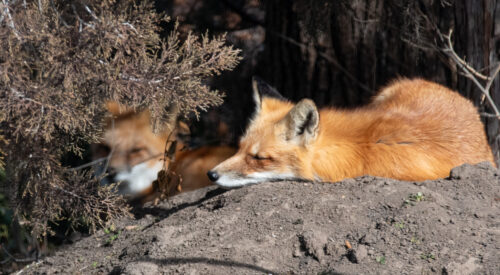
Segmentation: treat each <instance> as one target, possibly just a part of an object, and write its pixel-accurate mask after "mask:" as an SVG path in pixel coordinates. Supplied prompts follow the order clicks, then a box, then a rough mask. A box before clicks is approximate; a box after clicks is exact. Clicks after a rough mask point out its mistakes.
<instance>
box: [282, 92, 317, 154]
mask: <svg viewBox="0 0 500 275" xmlns="http://www.w3.org/2000/svg"><path fill="white" fill-rule="evenodd" d="M283 123H285V128H286V134H285V135H286V139H287V140H292V141H296V142H298V143H299V144H301V145H307V144H309V143H311V142H312V141H314V140H315V139H316V136H317V134H318V129H319V127H318V126H319V113H318V108H317V107H316V104H314V102H313V101H312V100H310V99H307V98H306V99H302V100H301V101H299V103H297V104H296V105H295V106H294V107H293V108H292V109H291V110H290V112H289V113H288V114H287V115H286V117H285V118H284V119H283Z"/></svg>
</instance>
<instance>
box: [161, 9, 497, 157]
mask: <svg viewBox="0 0 500 275" xmlns="http://www.w3.org/2000/svg"><path fill="white" fill-rule="evenodd" d="M156 7H157V9H158V11H164V12H167V14H168V15H171V16H172V18H174V19H175V18H176V19H177V20H178V21H179V22H180V23H181V30H183V31H185V32H187V31H195V32H200V33H204V32H205V31H206V30H208V31H209V33H210V34H221V33H227V34H228V41H229V42H230V43H232V44H234V45H235V46H236V47H238V48H241V49H242V50H243V53H242V55H243V57H244V60H243V61H242V62H241V64H240V65H239V66H238V68H237V69H236V70H235V71H233V72H225V73H223V75H222V76H219V77H216V78H214V79H213V80H212V82H211V83H210V85H212V86H213V87H215V88H217V89H220V90H223V91H225V92H226V94H227V98H226V103H225V104H224V106H222V107H221V108H219V109H217V110H216V111H212V112H213V113H214V112H217V113H218V114H219V116H217V115H214V114H209V115H207V116H205V118H204V119H202V121H201V122H198V123H197V126H196V127H195V128H196V129H197V130H195V134H198V135H200V134H201V135H205V136H207V135H208V137H206V139H207V140H211V139H214V138H216V137H213V136H210V134H209V133H210V132H212V133H213V132H214V131H213V129H211V128H212V127H215V126H213V125H215V124H214V121H218V120H219V119H221V120H223V121H225V122H226V123H228V124H229V125H230V133H231V134H232V135H231V137H230V138H229V139H230V141H231V142H232V143H236V142H237V138H238V136H239V135H240V134H241V132H242V131H243V130H244V129H245V126H246V125H245V124H246V122H247V118H248V116H249V115H250V113H251V112H252V109H253V105H252V103H251V102H252V99H251V89H250V88H251V87H250V86H251V85H250V79H251V76H252V75H259V76H261V77H262V78H264V79H265V80H266V81H267V82H269V83H270V84H271V85H273V86H275V87H276V88H277V89H278V90H279V91H280V92H281V93H282V94H283V95H284V96H285V97H287V98H289V99H291V100H294V101H296V100H298V99H301V98H303V97H309V98H312V99H313V100H314V101H315V102H316V103H317V104H318V105H319V106H337V107H348V108H349V107H355V106H359V105H362V104H365V103H366V102H367V101H368V100H369V99H370V97H371V96H372V95H374V93H376V91H377V90H379V89H380V88H381V87H383V86H384V85H387V84H388V83H389V82H390V81H391V80H393V79H396V78H398V77H423V78H425V79H428V80H432V81H435V82H438V83H441V84H444V85H446V86H448V87H450V88H452V89H454V90H457V91H459V92H460V93H461V94H463V95H464V96H466V97H467V98H470V99H471V100H473V102H474V103H475V105H476V106H477V107H478V109H479V111H480V112H483V113H493V112H492V110H491V108H490V107H489V106H488V103H487V102H486V101H483V100H482V94H481V92H480V90H479V89H478V88H477V87H476V86H475V85H474V83H473V82H472V81H471V80H469V79H467V78H466V77H465V76H463V74H462V71H461V69H460V67H459V66H457V64H456V63H454V62H453V61H452V59H451V58H450V57H448V56H447V55H446V54H445V53H444V52H443V51H442V47H443V45H444V44H443V43H442V42H441V41H440V39H439V36H438V31H441V32H442V33H444V34H448V31H449V30H450V29H453V35H452V41H453V43H454V44H453V45H454V49H455V51H456V53H457V54H458V56H460V57H461V58H463V59H464V60H466V61H467V62H468V63H469V64H470V65H471V66H472V67H473V68H475V69H476V70H477V71H478V72H480V73H482V74H484V75H490V74H491V73H492V71H493V70H494V68H495V67H496V66H497V64H498V62H499V57H500V1H495V0H481V1H479V0H478V1H469V0H456V1H453V0H448V1H446V0H437V1H430V0H419V1H406V0H405V1H399V0H389V1H375V0H360V1H347V0H295V1H291V0H272V1H271V0H270V1H264V0H262V1H258V0H233V1H232V0H222V1H221V0H205V1H201V0H175V1H156ZM166 29H168V28H166ZM499 79H500V78H499V77H497V79H496V80H495V81H494V83H493V85H492V88H491V95H492V97H493V99H494V100H495V102H496V103H497V106H498V105H500V80H499ZM483 83H484V81H483ZM444 108H446V106H444ZM214 117H218V118H214ZM483 122H485V127H486V131H487V134H488V138H489V142H490V144H491V146H492V149H493V151H494V154H495V157H496V158H497V159H498V158H499V155H500V153H499V148H500V127H499V120H498V119H496V118H487V117H483Z"/></svg>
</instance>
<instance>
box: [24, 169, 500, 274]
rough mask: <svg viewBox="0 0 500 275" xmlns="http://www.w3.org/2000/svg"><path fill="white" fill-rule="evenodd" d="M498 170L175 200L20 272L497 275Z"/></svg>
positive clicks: (268, 187)
mask: <svg viewBox="0 0 500 275" xmlns="http://www.w3.org/2000/svg"><path fill="white" fill-rule="evenodd" d="M499 174H500V172H499V171H498V170H497V169H494V168H492V167H491V166H489V165H486V164H479V165H477V166H470V165H463V166H460V167H457V168H455V169H454V170H452V172H451V174H450V177H449V178H448V179H442V180H436V181H425V182H401V181H396V180H391V179H382V178H374V177H369V176H365V177H360V178H356V179H348V180H344V181H342V182H338V183H334V184H326V183H325V184H323V183H308V182H272V183H264V184H259V185H254V186H248V187H244V188H240V189H236V190H230V191H225V192H224V190H220V189H217V188H215V187H212V188H208V189H205V190H199V191H195V192H191V193H186V194H181V195H179V196H176V197H174V198H172V199H170V200H169V201H167V202H164V203H162V204H160V205H157V206H146V207H145V208H142V209H137V210H136V211H135V218H129V219H123V220H120V221H118V222H116V223H115V225H114V226H112V227H111V228H110V229H106V230H101V231H100V232H98V233H97V234H95V235H93V236H90V237H85V238H81V239H80V240H78V241H76V242H75V243H73V244H68V245H65V246H63V247H62V248H60V249H58V251H57V252H55V253H54V255H52V256H50V257H47V258H44V259H42V260H40V261H39V262H37V263H33V264H31V265H29V266H27V267H26V268H25V269H23V270H22V272H25V273H27V274H94V273H96V274H103V273H104V274H107V273H111V274H269V273H272V274H500V175H499Z"/></svg>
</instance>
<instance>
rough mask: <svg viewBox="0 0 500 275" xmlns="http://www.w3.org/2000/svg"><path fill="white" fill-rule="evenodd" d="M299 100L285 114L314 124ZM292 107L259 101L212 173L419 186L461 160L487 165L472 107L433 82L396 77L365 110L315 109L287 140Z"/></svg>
mask: <svg viewBox="0 0 500 275" xmlns="http://www.w3.org/2000/svg"><path fill="white" fill-rule="evenodd" d="M301 103H302V102H301ZM301 103H299V104H300V105H303V106H305V107H303V108H302V107H301V108H296V109H298V110H297V112H296V113H297V114H298V115H294V116H293V115H292V116H291V117H298V118H299V120H300V119H303V118H304V117H305V114H308V115H309V116H308V117H307V118H311V117H312V118H313V119H314V113H311V114H312V116H311V114H309V113H306V112H308V111H311V110H313V109H314V110H315V106H314V104H313V103H309V102H306V103H304V104H301ZM299 104H298V105H299ZM308 104H309V105H308ZM311 104H312V105H313V106H314V108H311V107H310V105H311ZM296 106H297V105H296V104H293V103H291V102H288V101H284V100H280V99H275V98H269V97H263V98H262V101H261V107H260V110H258V112H257V114H256V116H255V117H254V119H253V120H252V122H251V123H250V126H249V127H248V129H247V132H246V134H245V135H244V136H243V137H242V139H241V141H240V149H239V151H238V152H237V153H236V154H235V155H234V156H233V157H231V158H230V159H228V160H226V161H225V162H223V163H221V164H220V165H218V166H217V167H216V168H215V169H214V170H213V171H214V172H217V173H218V176H220V177H222V176H223V175H226V174H231V175H239V176H234V177H246V176H251V175H252V173H256V172H259V173H263V172H269V171H272V172H273V173H275V174H278V175H281V174H285V175H293V176H294V177H297V178H302V179H308V180H320V181H329V182H335V181H340V180H342V179H345V178H352V177H358V176H362V175H372V176H379V177H388V178H394V179H400V180H408V181H410V180H415V181H421V180H431V179H438V178H444V177H447V176H448V175H449V172H450V170H451V169H452V168H453V167H455V166H458V165H461V164H463V163H471V164H476V163H479V162H482V161H489V162H491V163H492V165H495V163H494V159H493V155H492V152H491V149H490V147H489V145H488V142H487V138H486V134H485V131H484V126H483V124H482V123H481V120H480V118H479V115H478V112H477V110H476V108H475V107H474V105H473V104H472V103H471V102H470V101H469V100H467V99H466V98H464V97H462V96H461V95H459V94H458V93H456V92H453V91H451V90H449V89H448V88H446V87H444V86H441V85H439V84H437V83H433V82H429V81H425V80H421V79H414V80H407V79H402V80H398V81H395V82H394V83H392V84H391V85H389V86H387V87H386V88H384V89H382V90H381V91H380V92H379V93H378V95H376V96H375V97H374V98H373V100H372V102H371V103H370V104H369V105H367V106H365V107H361V108H358V109H354V110H338V109H331V108H330V109H323V110H320V111H319V112H317V111H316V112H317V113H318V114H319V123H318V125H317V126H315V125H314V124H313V125H312V126H311V127H310V128H307V127H306V128H305V129H306V131H308V130H309V131H310V132H306V133H307V134H308V135H309V137H305V138H302V137H301V134H300V132H299V134H295V136H294V134H293V133H294V132H293V130H292V137H291V138H290V131H291V130H290V126H289V125H290V123H292V124H293V119H288V121H287V122H286V123H285V121H286V120H287V116H288V117H290V113H292V112H291V110H292V109H293V108H294V107H296ZM311 112H312V111H311ZM290 121H292V122H290ZM300 121H306V122H308V120H306V119H303V120H300ZM313 121H314V120H313ZM312 123H313V122H312ZM309 124H311V123H309ZM293 125H295V124H293ZM306 126H307V123H306ZM298 129H301V128H298ZM301 130H302V131H304V130H303V129H301ZM302 135H303V134H302ZM216 183H217V182H216Z"/></svg>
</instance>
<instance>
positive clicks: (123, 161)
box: [94, 102, 236, 200]
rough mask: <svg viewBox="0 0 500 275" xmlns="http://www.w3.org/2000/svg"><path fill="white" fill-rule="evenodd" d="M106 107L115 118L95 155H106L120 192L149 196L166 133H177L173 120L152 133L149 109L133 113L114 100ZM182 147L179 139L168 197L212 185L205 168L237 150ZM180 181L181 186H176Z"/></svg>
mask: <svg viewBox="0 0 500 275" xmlns="http://www.w3.org/2000/svg"><path fill="white" fill-rule="evenodd" d="M107 108H108V110H109V112H110V113H111V114H112V115H113V116H114V118H113V120H110V121H108V123H107V126H106V129H105V132H104V136H103V139H102V142H101V144H100V145H99V146H94V158H98V157H106V156H108V155H109V163H108V167H107V168H108V172H109V173H110V174H111V175H112V178H111V181H112V182H118V181H121V182H122V183H121V184H120V185H119V191H120V193H122V194H127V195H131V196H132V197H139V198H141V197H142V198H146V197H149V196H150V195H152V193H153V192H154V190H153V186H152V182H153V181H154V180H156V178H157V174H158V172H159V171H160V170H162V169H163V168H164V167H163V158H164V156H163V153H164V151H165V146H166V141H167V139H168V137H169V136H174V137H175V136H176V133H175V132H174V133H172V132H173V131H174V130H173V128H174V127H173V126H172V125H173V124H174V122H172V123H169V124H172V125H167V127H165V128H166V129H165V130H164V131H163V132H161V133H159V134H154V133H153V131H152V129H151V126H150V115H149V112H148V111H144V112H141V113H136V112H134V111H133V110H130V109H128V108H126V107H123V106H120V105H118V104H117V103H114V102H110V103H108V104H107ZM186 127H187V126H186ZM183 148H184V146H183V145H182V143H181V142H178V143H177V147H176V151H175V161H174V162H173V163H172V165H173V167H172V169H171V171H172V172H173V181H174V182H171V184H170V185H169V187H171V188H169V190H167V191H168V195H169V196H171V195H176V194H178V193H179V192H180V190H182V191H191V190H194V189H198V188H202V187H206V186H209V185H211V184H212V183H211V182H210V181H209V180H208V179H207V176H206V173H207V171H208V170H210V169H211V168H213V167H214V166H216V165H217V164H218V163H220V162H222V161H223V160H225V159H227V158H229V157H230V156H231V155H233V154H234V153H235V152H236V150H235V149H234V148H232V147H229V146H205V147H201V148H198V149H193V150H189V149H188V150H183ZM181 179H182V181H181ZM179 184H180V187H181V188H178V185H179ZM151 198H152V197H151ZM147 200H149V199H147Z"/></svg>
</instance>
